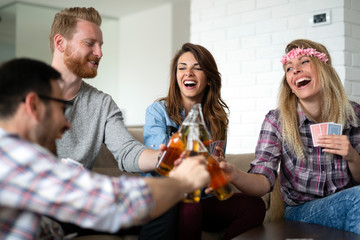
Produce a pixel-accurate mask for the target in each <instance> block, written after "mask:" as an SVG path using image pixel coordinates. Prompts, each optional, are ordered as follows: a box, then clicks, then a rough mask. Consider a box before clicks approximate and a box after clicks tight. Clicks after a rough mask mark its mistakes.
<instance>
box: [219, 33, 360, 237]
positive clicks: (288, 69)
mask: <svg viewBox="0 0 360 240" xmlns="http://www.w3.org/2000/svg"><path fill="white" fill-rule="evenodd" d="M285 52H286V55H285V56H284V57H283V58H282V60H281V63H282V64H283V68H284V72H285V73H284V77H283V79H282V83H281V87H280V92H279V105H278V108H277V109H275V110H271V111H270V112H269V113H268V114H267V115H266V117H265V120H264V121H263V124H262V128H261V132H260V136H259V140H258V143H257V146H256V152H255V153H256V154H255V160H254V161H253V162H252V163H251V169H250V171H249V172H248V173H245V172H242V171H240V170H239V169H237V168H236V167H234V166H233V165H231V164H228V163H221V166H222V167H223V168H224V169H225V170H226V171H227V172H228V173H229V174H230V176H231V178H232V182H233V184H234V185H235V186H237V187H238V188H239V189H240V190H241V191H242V192H244V193H246V194H250V195H255V196H262V195H264V194H265V193H267V192H269V191H271V190H272V189H273V187H274V183H275V180H276V178H277V175H278V174H277V169H278V166H279V165H280V172H279V177H280V185H281V193H282V197H283V199H284V201H285V205H286V208H285V216H284V218H285V219H288V220H293V221H301V222H310V223H315V224H320V225H324V226H328V227H333V228H338V229H342V230H346V231H350V232H354V233H357V234H360V187H359V186H358V185H359V182H360V156H359V152H360V126H359V122H360V120H359V118H360V105H359V104H357V103H355V102H351V101H349V100H348V99H347V97H346V94H345V91H344V88H343V86H342V84H341V81H340V79H339V76H338V75H337V73H336V71H335V70H334V68H333V66H332V65H331V58H330V54H329V52H328V51H327V49H326V48H325V47H324V46H323V45H322V44H319V43H316V42H313V41H310V40H305V39H298V40H294V41H292V42H291V43H290V44H288V45H287V47H286V49H285ZM325 122H333V123H337V124H340V125H341V126H342V129H343V131H342V133H341V135H323V136H322V137H320V138H319V140H318V144H319V145H317V144H316V146H314V143H313V141H312V134H311V128H310V126H311V125H314V124H318V123H325Z"/></svg>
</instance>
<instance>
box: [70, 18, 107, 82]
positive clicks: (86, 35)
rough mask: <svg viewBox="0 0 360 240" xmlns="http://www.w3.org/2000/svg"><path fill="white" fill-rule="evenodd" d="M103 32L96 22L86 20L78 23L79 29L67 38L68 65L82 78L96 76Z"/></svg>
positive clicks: (100, 55)
mask: <svg viewBox="0 0 360 240" xmlns="http://www.w3.org/2000/svg"><path fill="white" fill-rule="evenodd" d="M102 44H103V38H102V32H101V30H100V27H99V26H97V25H96V24H94V23H92V22H88V21H84V20H80V21H79V22H78V23H77V30H76V32H75V33H74V35H73V37H72V39H71V40H67V44H66V47H65V50H64V62H65V65H66V67H67V68H68V69H69V70H70V71H71V72H72V73H74V74H75V75H77V76H78V77H81V78H94V77H95V76H96V75H97V69H98V66H99V62H100V59H101V57H102V51H101V46H102Z"/></svg>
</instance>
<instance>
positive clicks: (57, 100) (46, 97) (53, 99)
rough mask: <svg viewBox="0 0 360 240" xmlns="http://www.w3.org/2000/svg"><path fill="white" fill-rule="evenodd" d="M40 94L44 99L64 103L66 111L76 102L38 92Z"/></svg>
mask: <svg viewBox="0 0 360 240" xmlns="http://www.w3.org/2000/svg"><path fill="white" fill-rule="evenodd" d="M38 96H39V98H42V99H46V100H51V101H56V102H59V103H62V104H64V113H65V112H66V111H67V110H68V109H69V108H70V107H71V106H72V105H73V104H74V102H72V101H67V100H63V99H60V98H54V97H49V96H46V95H42V94H38ZM22 101H23V102H25V98H24V99H22Z"/></svg>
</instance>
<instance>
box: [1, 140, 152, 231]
mask: <svg viewBox="0 0 360 240" xmlns="http://www.w3.org/2000/svg"><path fill="white" fill-rule="evenodd" d="M1 143H3V144H1V145H0V182H1V190H0V205H1V207H2V209H5V208H6V209H21V211H22V212H26V213H29V214H30V216H31V215H34V216H40V215H47V216H50V217H53V218H55V219H58V220H60V221H65V222H71V223H75V224H78V225H79V226H81V227H84V228H92V229H96V230H103V231H110V232H115V231H117V230H118V229H119V228H123V227H127V226H131V225H134V224H140V223H142V222H144V221H146V220H148V218H149V215H150V212H151V211H152V209H153V207H154V203H153V198H152V194H151V190H150V188H149V187H148V186H147V185H146V183H145V182H144V181H143V180H141V179H139V178H131V177H125V176H124V177H120V178H109V177H106V176H103V175H100V174H95V173H91V172H89V171H84V170H81V169H79V168H74V167H72V166H70V165H66V164H62V163H59V162H58V161H57V159H56V158H55V157H54V156H53V155H52V154H51V153H49V152H48V151H46V150H45V149H43V148H41V147H39V146H37V145H33V144H29V143H27V142H25V141H14V140H13V139H9V141H8V142H7V143H6V141H2V142H1ZM4 214H6V212H5V211H4ZM10 214H11V213H10V212H9V215H10ZM11 215H12V216H14V214H11ZM28 219H29V218H28ZM34 219H35V220H36V219H38V218H36V217H35V218H33V220H34ZM17 220H18V219H14V221H13V222H16V221H17ZM35 220H34V221H35ZM23 225H24V227H25V228H29V231H31V230H33V229H30V228H32V227H33V226H34V225H36V222H35V223H34V222H26V220H24V221H23ZM26 225H27V226H26Z"/></svg>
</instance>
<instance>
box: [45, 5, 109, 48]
mask: <svg viewBox="0 0 360 240" xmlns="http://www.w3.org/2000/svg"><path fill="white" fill-rule="evenodd" d="M79 20H85V21H88V22H92V23H94V24H96V25H98V26H99V27H100V25H101V21H102V19H101V16H100V14H99V12H98V11H96V9H95V8H92V7H89V8H85V7H73V8H65V9H63V10H61V11H60V12H58V13H56V14H55V17H54V21H53V23H52V26H51V31H50V35H49V42H50V50H51V54H53V53H54V50H55V49H54V37H55V35H56V34H61V35H62V36H63V37H64V38H66V39H71V38H72V37H73V35H74V33H75V31H76V26H77V23H78V21H79Z"/></svg>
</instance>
